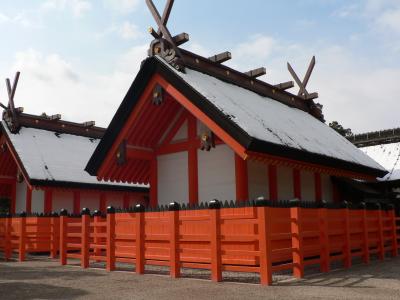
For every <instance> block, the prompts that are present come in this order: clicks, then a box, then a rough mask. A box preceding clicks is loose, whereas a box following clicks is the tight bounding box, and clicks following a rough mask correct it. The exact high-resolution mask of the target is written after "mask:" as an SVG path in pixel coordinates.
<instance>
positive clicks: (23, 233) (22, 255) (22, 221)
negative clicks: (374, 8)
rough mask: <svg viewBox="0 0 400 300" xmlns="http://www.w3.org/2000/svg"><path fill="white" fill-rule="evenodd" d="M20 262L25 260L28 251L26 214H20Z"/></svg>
mask: <svg viewBox="0 0 400 300" xmlns="http://www.w3.org/2000/svg"><path fill="white" fill-rule="evenodd" d="M18 237H19V241H18V260H19V261H24V260H25V251H26V213H25V212H21V213H20V214H19V232H18Z"/></svg>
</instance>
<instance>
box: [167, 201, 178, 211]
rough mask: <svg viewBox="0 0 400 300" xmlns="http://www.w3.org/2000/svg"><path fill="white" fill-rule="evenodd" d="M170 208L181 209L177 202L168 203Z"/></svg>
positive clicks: (170, 209)
mask: <svg viewBox="0 0 400 300" xmlns="http://www.w3.org/2000/svg"><path fill="white" fill-rule="evenodd" d="M168 210H169V211H178V210H179V204H178V203H176V202H172V203H170V204H169V205H168Z"/></svg>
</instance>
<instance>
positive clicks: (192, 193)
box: [188, 115, 199, 204]
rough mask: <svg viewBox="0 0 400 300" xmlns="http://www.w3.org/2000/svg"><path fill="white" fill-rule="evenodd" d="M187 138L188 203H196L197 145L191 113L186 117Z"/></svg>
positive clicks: (197, 192)
mask: <svg viewBox="0 0 400 300" xmlns="http://www.w3.org/2000/svg"><path fill="white" fill-rule="evenodd" d="M188 139H189V141H190V142H191V144H190V147H189V152H188V171H189V203H190V204H197V203H198V202H199V175H198V155H197V149H198V147H196V144H195V141H196V139H197V119H196V118H195V117H194V116H192V115H190V116H189V117H188Z"/></svg>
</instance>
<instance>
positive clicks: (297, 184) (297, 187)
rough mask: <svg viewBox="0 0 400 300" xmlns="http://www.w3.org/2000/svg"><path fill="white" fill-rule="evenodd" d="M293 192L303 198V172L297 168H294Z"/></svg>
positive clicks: (297, 196) (296, 196)
mask: <svg viewBox="0 0 400 300" xmlns="http://www.w3.org/2000/svg"><path fill="white" fill-rule="evenodd" d="M293 192H294V195H293V196H294V197H295V198H297V199H300V200H301V174H300V170H297V169H293Z"/></svg>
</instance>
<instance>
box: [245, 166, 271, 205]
mask: <svg viewBox="0 0 400 300" xmlns="http://www.w3.org/2000/svg"><path fill="white" fill-rule="evenodd" d="M247 170H248V178H249V197H250V199H256V198H258V197H260V196H263V197H265V198H267V199H268V197H269V185H268V165H267V164H264V163H262V162H259V161H254V160H249V161H247Z"/></svg>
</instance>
